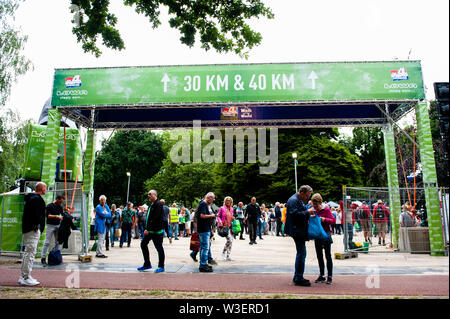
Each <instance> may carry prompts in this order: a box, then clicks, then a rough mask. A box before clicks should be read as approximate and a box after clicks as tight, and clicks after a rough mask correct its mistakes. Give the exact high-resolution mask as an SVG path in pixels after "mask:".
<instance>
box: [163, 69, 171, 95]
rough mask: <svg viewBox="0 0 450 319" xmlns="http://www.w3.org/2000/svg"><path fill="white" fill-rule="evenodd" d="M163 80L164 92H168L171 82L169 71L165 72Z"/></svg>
mask: <svg viewBox="0 0 450 319" xmlns="http://www.w3.org/2000/svg"><path fill="white" fill-rule="evenodd" d="M161 82H164V93H166V92H167V83H168V82H170V78H169V76H168V75H167V73H164V76H163V78H162V80H161Z"/></svg>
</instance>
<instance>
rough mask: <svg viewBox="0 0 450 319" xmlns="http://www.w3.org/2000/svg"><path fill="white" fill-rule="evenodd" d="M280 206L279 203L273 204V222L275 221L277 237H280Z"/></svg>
mask: <svg viewBox="0 0 450 319" xmlns="http://www.w3.org/2000/svg"><path fill="white" fill-rule="evenodd" d="M280 206H281V204H280V202H276V203H275V220H276V227H277V236H280V232H281V225H282V223H281V207H280Z"/></svg>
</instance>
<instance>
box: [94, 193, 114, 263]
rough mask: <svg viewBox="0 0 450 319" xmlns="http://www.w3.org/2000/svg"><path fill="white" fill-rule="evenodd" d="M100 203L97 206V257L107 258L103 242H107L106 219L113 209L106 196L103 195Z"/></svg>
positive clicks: (109, 216)
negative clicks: (110, 207) (107, 202)
mask: <svg viewBox="0 0 450 319" xmlns="http://www.w3.org/2000/svg"><path fill="white" fill-rule="evenodd" d="M99 202H100V203H99V204H98V205H97V207H95V232H96V233H97V252H96V255H95V257H98V258H107V257H108V256H105V255H104V254H103V244H104V242H105V231H106V219H107V218H111V210H110V209H109V206H108V205H107V204H106V196H105V195H101V196H100V198H99Z"/></svg>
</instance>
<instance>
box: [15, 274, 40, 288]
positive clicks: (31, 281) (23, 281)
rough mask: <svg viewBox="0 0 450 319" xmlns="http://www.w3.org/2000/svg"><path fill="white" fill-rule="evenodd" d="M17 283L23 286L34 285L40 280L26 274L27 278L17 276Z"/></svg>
mask: <svg viewBox="0 0 450 319" xmlns="http://www.w3.org/2000/svg"><path fill="white" fill-rule="evenodd" d="M19 283H20V284H21V285H23V286H36V285H39V284H40V282H39V281H37V280H36V279H34V278H30V276H28V278H27V279H23V278H22V277H20V278H19Z"/></svg>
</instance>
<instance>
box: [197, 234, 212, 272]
mask: <svg viewBox="0 0 450 319" xmlns="http://www.w3.org/2000/svg"><path fill="white" fill-rule="evenodd" d="M198 236H199V239H200V266H206V264H207V263H208V260H210V259H212V256H211V245H210V241H209V239H210V236H211V232H209V231H208V232H204V233H198Z"/></svg>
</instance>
